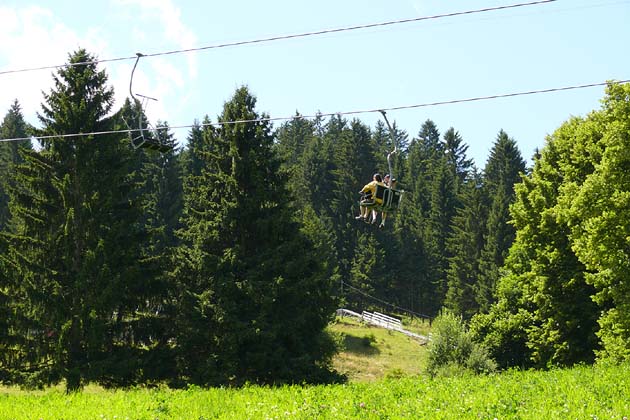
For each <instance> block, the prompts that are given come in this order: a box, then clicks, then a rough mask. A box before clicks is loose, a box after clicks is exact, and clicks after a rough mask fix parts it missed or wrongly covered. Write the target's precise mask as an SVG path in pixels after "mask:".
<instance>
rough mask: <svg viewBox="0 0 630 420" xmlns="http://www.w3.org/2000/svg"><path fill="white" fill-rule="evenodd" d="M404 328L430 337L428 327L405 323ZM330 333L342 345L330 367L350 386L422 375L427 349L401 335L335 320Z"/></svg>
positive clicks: (353, 322) (355, 321)
mask: <svg viewBox="0 0 630 420" xmlns="http://www.w3.org/2000/svg"><path fill="white" fill-rule="evenodd" d="M404 325H405V328H408V329H409V330H412V331H414V332H418V333H421V334H428V333H429V331H430V330H429V326H428V324H424V325H423V324H422V323H420V322H419V321H418V322H415V323H414V322H405V324H404ZM329 329H330V330H331V331H332V332H333V333H335V335H336V336H337V338H338V340H339V341H340V343H341V344H342V351H341V352H340V353H339V354H338V355H337V356H336V357H335V359H334V362H333V365H334V367H335V369H337V371H339V372H340V373H344V374H346V375H347V376H348V379H349V381H350V382H373V381H376V380H379V379H383V378H387V377H390V378H391V377H403V376H415V375H419V374H421V372H422V370H423V369H424V366H425V364H426V357H427V347H426V345H422V344H421V343H420V342H418V341H417V340H415V339H412V338H410V337H408V336H406V335H404V334H402V333H399V332H395V331H389V330H386V329H384V328H378V327H373V326H369V325H365V324H363V323H361V322H359V321H357V320H354V319H352V318H349V317H343V318H341V317H338V318H337V319H336V321H335V322H334V323H333V324H331V326H330V327H329Z"/></svg>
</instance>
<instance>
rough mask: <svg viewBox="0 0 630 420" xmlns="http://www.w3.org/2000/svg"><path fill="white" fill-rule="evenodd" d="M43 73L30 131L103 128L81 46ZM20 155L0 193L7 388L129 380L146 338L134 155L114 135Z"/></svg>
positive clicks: (95, 75)
mask: <svg viewBox="0 0 630 420" xmlns="http://www.w3.org/2000/svg"><path fill="white" fill-rule="evenodd" d="M85 62H87V63H90V64H82V65H73V66H69V67H64V68H62V69H60V70H59V71H58V72H57V74H56V75H54V88H53V89H52V90H51V91H50V93H48V94H45V95H44V98H45V103H44V104H43V105H42V109H43V111H42V113H41V114H40V115H39V118H40V122H41V124H42V125H43V129H42V131H41V132H42V134H44V135H53V136H54V135H58V134H64V133H90V132H94V131H110V130H111V129H112V128H114V127H115V126H114V120H113V119H112V118H110V117H109V116H108V115H110V112H111V109H112V104H113V91H112V89H111V88H108V87H107V86H106V83H107V76H106V74H105V72H104V71H97V69H96V64H94V57H93V56H91V55H90V54H88V53H87V52H86V51H85V50H78V51H77V52H75V53H74V54H72V55H71V56H70V63H71V64H76V63H85ZM42 143H43V149H42V151H41V152H36V151H27V152H25V153H24V159H25V161H24V163H22V164H20V165H18V167H17V169H16V187H15V189H13V190H12V191H11V196H12V201H11V214H12V219H11V221H10V226H11V231H10V232H8V233H7V234H5V235H3V242H4V243H5V246H6V248H7V251H6V253H5V254H4V255H3V260H4V263H5V264H6V265H7V266H10V269H11V270H10V271H11V273H12V274H11V276H10V278H9V291H10V294H11V296H12V302H11V305H12V310H13V311H14V313H16V314H19V316H17V317H15V318H13V319H12V320H11V323H12V325H11V328H12V330H13V331H14V332H15V336H14V337H13V338H14V340H15V347H14V348H16V349H17V352H18V353H19V363H20V366H15V373H16V374H17V375H18V376H20V377H19V378H18V380H19V381H22V382H24V381H33V382H34V383H48V384H50V383H55V382H57V381H58V380H59V379H65V381H66V387H67V389H68V390H70V391H72V390H76V389H78V388H80V387H81V386H82V385H83V384H84V383H86V382H88V381H99V382H101V383H103V384H115V383H133V382H135V381H136V380H137V379H138V375H139V370H140V369H141V366H139V364H140V363H141V361H142V357H141V356H142V355H143V354H145V353H146V351H147V350H146V349H147V348H150V347H151V343H150V342H148V341H144V338H145V337H147V336H149V337H150V332H147V331H141V330H140V328H139V325H141V324H142V321H143V320H144V316H143V315H144V314H145V312H143V308H144V307H145V302H146V301H147V300H148V299H149V298H150V293H151V291H150V290H148V289H147V288H146V287H145V285H146V282H145V279H144V276H143V273H142V269H141V266H139V263H138V260H139V259H140V248H141V246H140V245H139V244H140V243H141V241H142V240H143V237H144V232H143V229H142V224H141V223H139V221H140V220H141V218H140V213H139V205H138V204H137V202H136V201H134V193H133V191H134V183H133V176H134V175H133V173H132V171H131V170H132V168H133V167H134V165H135V162H134V159H135V156H134V155H133V154H132V152H131V150H130V148H129V146H128V144H127V143H126V142H125V141H123V139H122V138H121V137H120V136H119V135H117V134H116V135H103V136H99V137H92V136H81V137H76V138H64V137H53V138H52V139H50V140H45V141H43V142H42Z"/></svg>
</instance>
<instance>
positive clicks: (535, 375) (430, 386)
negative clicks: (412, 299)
mask: <svg viewBox="0 0 630 420" xmlns="http://www.w3.org/2000/svg"><path fill="white" fill-rule="evenodd" d="M330 328H331V330H332V331H333V332H334V333H335V334H336V335H337V337H338V339H339V340H340V342H341V343H342V345H343V351H342V352H341V353H340V354H339V355H338V356H337V358H336V359H335V363H334V365H335V368H336V369H338V370H339V371H340V372H343V373H345V374H346V375H347V376H348V383H347V384H342V385H320V386H309V385H292V386H282V387H261V386H253V385H251V386H245V387H243V388H213V389H202V388H198V387H191V388H189V389H186V390H173V389H168V388H153V389H148V388H134V389H128V390H104V389H102V388H99V387H96V386H88V387H86V388H85V389H84V390H83V391H81V392H78V393H74V394H66V393H65V392H64V388H63V387H62V386H59V387H56V388H52V389H47V390H43V391H24V390H19V389H17V388H0V419H1V420H5V419H16V420H17V419H19V420H22V419H24V420H31V419H32V420H39V419H42V420H54V419H59V420H61V419H64V420H81V419H94V420H124V419H130V420H131V419H139V420H140V419H142V420H144V419H146V420H157V419H193V420H204V419H425V418H426V419H491V420H493V419H537V420H538V419H618V420H622V419H624V418H627V416H630V391H629V390H630V365H628V364H625V365H620V366H613V365H596V366H578V367H574V368H571V369H554V370H550V371H534V370H530V371H517V370H513V371H508V372H503V373H500V374H495V375H490V376H472V375H464V376H456V377H449V378H444V377H439V378H430V377H428V376H427V375H426V374H424V373H423V366H424V364H425V360H426V351H427V350H426V346H423V345H420V343H418V342H416V341H414V340H412V339H410V338H408V337H407V336H404V335H402V334H400V333H392V332H388V331H386V330H383V329H378V328H370V327H367V326H365V325H361V324H359V323H357V322H354V321H352V320H349V319H347V318H345V319H342V320H338V321H337V322H336V323H335V324H333V325H332V326H331V327H330ZM416 331H417V332H419V333H423V334H425V333H427V332H428V326H423V325H422V324H419V325H417V326H416Z"/></svg>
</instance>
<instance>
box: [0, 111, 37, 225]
mask: <svg viewBox="0 0 630 420" xmlns="http://www.w3.org/2000/svg"><path fill="white" fill-rule="evenodd" d="M27 131H28V124H27V123H26V121H24V116H23V115H22V108H21V107H20V104H19V103H18V101H17V100H15V101H14V102H13V104H12V105H11V108H10V109H9V111H8V112H7V114H6V115H5V117H4V119H3V120H2V124H1V125H0V139H13V138H23V137H26V136H27ZM20 148H26V149H32V145H31V141H30V140H25V141H20V142H16V141H13V142H0V231H2V230H3V229H4V226H5V224H6V223H7V220H9V195H8V188H9V184H8V183H9V179H11V177H12V173H13V165H16V164H18V163H20V162H21V161H22V158H21V157H20V154H19V153H18V150H19V149H20Z"/></svg>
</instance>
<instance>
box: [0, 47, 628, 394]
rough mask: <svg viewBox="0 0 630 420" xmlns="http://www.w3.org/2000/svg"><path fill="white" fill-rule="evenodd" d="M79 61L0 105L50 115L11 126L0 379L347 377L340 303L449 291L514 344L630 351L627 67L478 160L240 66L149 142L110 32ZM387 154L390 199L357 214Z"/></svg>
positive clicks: (413, 299) (504, 137) (485, 339)
mask: <svg viewBox="0 0 630 420" xmlns="http://www.w3.org/2000/svg"><path fill="white" fill-rule="evenodd" d="M77 63H87V64H80V65H71V66H67V67H63V68H60V69H58V70H56V72H55V73H54V74H53V76H52V77H53V80H54V85H53V88H51V90H50V91H49V92H44V94H43V100H42V103H41V110H40V111H39V113H38V121H33V122H27V121H25V119H24V115H23V113H22V109H21V106H20V102H19V98H16V99H15V100H14V101H13V103H12V105H11V108H10V110H9V111H8V112H7V114H6V115H5V116H4V117H3V119H2V122H1V125H0V139H13V138H38V139H39V140H38V141H37V142H32V141H7V142H0V383H2V384H19V385H22V386H27V387H42V386H47V385H52V384H57V383H59V382H62V381H63V382H64V383H65V384H66V388H67V389H68V390H69V391H73V390H78V389H81V388H82V387H83V386H85V385H86V384H88V383H90V382H94V383H98V384H101V385H102V386H105V387H126V386H132V385H136V384H159V383H166V384H168V385H169V386H173V387H185V386H187V385H190V384H195V385H200V386H223V385H227V386H239V385H242V384H246V383H260V384H283V383H305V382H306V383H327V382H331V381H340V380H343V378H342V377H340V375H338V374H337V373H336V372H334V371H333V370H332V368H331V359H332V357H333V355H334V354H335V351H336V344H335V342H334V339H333V338H332V337H331V336H329V335H328V334H327V332H326V331H325V328H326V326H327V325H328V324H329V323H330V322H331V321H332V320H333V319H334V317H335V310H336V309H338V308H341V307H344V308H348V309H352V310H354V311H357V312H361V311H362V310H378V311H382V312H385V313H388V314H393V315H402V316H411V317H419V318H422V319H426V320H428V321H429V322H430V320H432V319H433V318H434V317H436V316H437V315H438V314H439V313H440V312H441V311H445V310H447V311H448V312H450V313H452V314H455V315H457V316H458V317H460V318H461V319H462V320H464V322H465V323H466V324H467V325H468V327H469V329H470V332H471V334H472V337H473V338H474V340H475V341H476V342H477V343H479V344H480V345H483V346H484V348H486V349H487V350H488V352H489V355H490V356H491V357H492V358H493V359H494V360H495V361H496V363H497V365H498V366H499V367H500V368H509V367H520V368H549V367H553V366H571V365H575V364H580V363H593V362H595V361H597V360H607V361H612V362H623V361H626V360H628V359H630V217H629V216H630V85H628V84H615V83H610V84H609V85H608V87H607V89H606V92H605V94H604V96H603V99H602V102H601V107H600V108H599V109H597V110H594V111H593V112H591V113H590V114H589V115H587V116H584V117H570V118H569V119H568V120H567V121H566V122H564V123H563V124H562V125H561V126H560V127H559V128H558V129H557V130H556V131H555V132H554V133H553V134H551V135H550V136H548V138H547V139H546V141H545V143H544V146H543V147H542V148H541V149H540V150H539V151H537V152H536V154H535V156H532V157H529V156H528V157H523V156H522V155H521V152H520V151H519V149H518V146H517V143H516V141H515V139H513V138H512V137H510V135H509V134H508V133H506V132H505V131H503V130H500V131H499V132H498V133H497V135H496V137H495V138H493V139H487V142H488V145H489V147H488V148H489V150H490V153H489V157H488V159H487V161H486V162H485V163H484V165H483V167H477V166H476V164H475V163H474V162H473V161H472V160H471V159H470V158H469V157H467V155H466V153H467V148H468V146H467V144H466V142H465V139H464V138H463V136H462V135H461V134H460V133H459V132H458V131H457V129H456V128H454V127H437V126H436V125H435V124H434V123H433V122H432V121H431V120H426V121H424V122H419V124H418V130H417V132H415V133H407V132H405V131H403V130H400V129H399V128H398V127H397V126H396V124H395V122H394V124H393V125H392V129H391V130H390V129H389V128H388V126H387V125H386V124H385V123H384V122H378V123H377V124H376V126H375V127H369V126H367V125H365V124H364V123H362V122H361V121H360V120H358V119H351V120H349V119H346V118H344V117H343V116H340V115H338V116H333V117H330V118H323V117H318V118H315V119H307V118H302V117H301V116H300V114H299V113H296V115H295V118H293V119H292V120H290V121H287V122H284V123H282V124H279V125H278V126H273V125H272V124H271V122H269V121H268V120H265V118H266V117H268V116H267V115H266V114H264V113H260V112H259V111H258V110H257V109H256V97H255V96H254V95H253V93H252V92H251V91H250V89H249V88H248V87H245V86H244V87H240V88H238V89H236V91H235V92H234V94H233V96H232V97H231V98H228V99H227V100H226V101H225V103H224V106H223V111H222V113H221V115H218V116H215V117H214V120H213V118H212V117H211V116H208V115H205V116H202V115H203V110H200V118H201V119H200V120H195V121H194V122H193V125H192V127H191V128H190V130H189V131H188V133H187V136H186V138H185V139H179V141H178V139H176V138H175V134H174V133H173V132H172V130H171V129H170V128H169V124H168V122H166V121H159V122H158V123H157V124H156V129H155V130H152V131H150V132H149V131H146V135H147V136H152V137H153V138H152V139H151V140H154V141H159V142H160V143H162V144H166V145H168V146H170V150H169V151H166V152H164V153H160V152H157V151H153V150H148V149H144V148H140V149H134V148H133V147H131V145H130V135H129V133H128V131H129V126H130V121H138V120H140V121H146V116H145V115H144V114H143V110H142V108H141V107H139V106H138V103H137V102H134V101H132V100H127V101H126V102H125V103H124V104H123V105H122V106H121V107H120V108H119V109H115V108H114V92H113V88H112V87H111V86H110V85H109V84H108V75H107V73H106V71H105V70H101V69H99V68H98V65H97V63H95V58H94V56H93V55H91V54H90V53H89V52H87V51H85V50H83V49H79V50H77V51H76V52H74V53H72V54H70V55H69V64H77ZM3 100H7V98H3ZM390 118H391V116H390ZM241 120H247V121H249V122H244V123H235V124H218V122H219V121H221V122H225V121H241ZM499 123H500V122H499ZM76 133H106V134H98V135H96V134H89V135H81V136H67V134H76ZM394 149H396V150H397V153H396V154H393V155H391V160H390V162H388V160H387V156H388V154H389V153H390V152H391V151H392V150H394ZM530 158H531V161H532V165H531V166H528V164H527V160H528V159H530ZM390 168H391V170H392V171H393V175H394V176H395V177H396V178H397V181H398V184H397V188H398V189H399V190H402V191H404V192H403V195H402V197H403V198H402V201H401V204H400V207H399V209H398V211H397V212H396V213H395V214H390V215H388V218H387V221H386V225H385V226H384V227H383V228H380V229H379V228H378V225H375V224H367V223H364V222H362V221H358V220H356V219H355V217H356V216H357V215H358V214H359V206H358V201H359V197H360V196H359V190H360V189H361V188H362V187H363V186H364V185H365V184H367V183H368V182H369V181H370V180H371V179H372V176H373V174H375V173H380V174H385V173H386V172H389V171H390ZM379 221H380V216H379Z"/></svg>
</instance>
